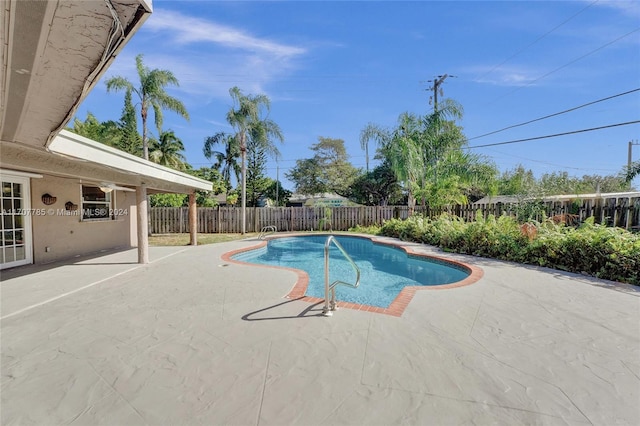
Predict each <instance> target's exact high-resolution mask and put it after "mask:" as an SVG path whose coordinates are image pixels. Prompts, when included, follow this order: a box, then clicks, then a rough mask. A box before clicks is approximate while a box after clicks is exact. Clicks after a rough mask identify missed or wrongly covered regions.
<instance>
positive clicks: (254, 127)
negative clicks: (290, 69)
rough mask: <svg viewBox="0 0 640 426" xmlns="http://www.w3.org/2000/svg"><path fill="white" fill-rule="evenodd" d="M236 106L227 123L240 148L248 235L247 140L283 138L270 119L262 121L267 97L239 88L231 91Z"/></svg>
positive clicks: (231, 110)
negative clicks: (233, 130)
mask: <svg viewBox="0 0 640 426" xmlns="http://www.w3.org/2000/svg"><path fill="white" fill-rule="evenodd" d="M229 94H230V95H231V98H232V99H233V101H234V106H233V107H231V109H230V110H229V112H228V113H227V122H228V123H229V124H230V125H231V126H232V127H233V128H234V129H235V130H236V134H235V137H236V139H237V140H238V146H239V148H240V158H241V167H240V174H241V180H242V192H241V197H242V233H243V234H245V233H246V222H247V139H248V138H250V137H260V138H262V139H263V140H264V142H265V143H269V140H270V138H271V137H277V138H280V139H281V138H282V134H281V133H280V129H279V128H278V127H277V126H276V125H275V123H274V122H272V121H271V120H269V119H266V118H265V119H262V118H261V113H262V111H263V110H264V111H266V112H267V113H268V112H269V110H270V108H271V102H270V101H269V98H268V97H267V96H265V95H244V94H243V93H242V91H241V90H240V89H239V88H238V87H237V86H235V87H232V88H231V89H229ZM252 132H253V133H252Z"/></svg>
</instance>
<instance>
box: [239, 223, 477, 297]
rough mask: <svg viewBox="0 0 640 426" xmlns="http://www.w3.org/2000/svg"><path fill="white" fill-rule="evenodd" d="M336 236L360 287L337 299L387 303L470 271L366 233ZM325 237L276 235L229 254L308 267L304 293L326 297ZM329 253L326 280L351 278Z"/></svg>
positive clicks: (342, 289)
mask: <svg viewBox="0 0 640 426" xmlns="http://www.w3.org/2000/svg"><path fill="white" fill-rule="evenodd" d="M336 239H337V240H338V242H339V243H340V245H342V247H343V248H344V249H345V251H346V252H347V253H349V255H350V256H351V257H352V258H353V260H354V261H355V263H356V264H357V265H358V267H359V268H360V286H359V287H358V288H355V289H354V288H350V287H346V286H337V287H336V297H337V299H338V301H347V302H352V303H360V304H363V305H370V306H377V307H380V308H386V307H388V306H389V305H390V304H391V302H393V300H394V299H395V298H396V296H397V295H398V293H400V291H401V290H402V289H403V288H404V287H405V286H434V285H441V284H450V283H454V282H457V281H461V280H463V279H465V278H466V277H467V276H469V272H467V271H466V270H463V269H459V268H456V267H454V266H452V265H449V264H445V263H444V262H438V261H437V260H435V259H434V260H429V259H428V258H419V257H413V256H407V254H406V253H405V252H404V251H402V250H400V249H397V248H394V247H388V246H384V245H379V244H374V243H373V242H372V241H371V240H369V239H367V238H358V237H349V236H337V237H336ZM326 241H327V236H326V235H312V236H300V237H288V238H276V239H273V240H270V241H269V243H268V244H267V246H266V247H262V248H260V249H256V250H251V251H247V252H243V253H239V254H236V255H234V256H233V259H234V260H238V261H242V262H247V263H255V264H260V265H272V266H282V267H287V268H295V269H301V270H303V271H306V272H307V273H308V274H309V286H308V288H307V293H306V295H307V296H312V297H319V298H324V244H325V242H326ZM329 255H330V260H329V264H330V268H329V270H330V281H329V282H330V283H332V282H334V281H335V280H340V281H346V282H351V283H353V282H355V279H356V274H355V272H354V271H353V269H352V268H351V265H350V264H349V262H348V261H347V260H345V258H344V257H343V256H342V254H341V253H340V252H339V250H338V249H337V248H336V247H335V246H333V245H332V246H331V250H330V252H329Z"/></svg>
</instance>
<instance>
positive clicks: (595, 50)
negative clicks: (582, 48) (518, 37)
mask: <svg viewBox="0 0 640 426" xmlns="http://www.w3.org/2000/svg"><path fill="white" fill-rule="evenodd" d="M637 31H640V27H638V28H636V29H634V30H631V31H629V32H628V33H626V34H623V35H621V36H620V37H618V38H616V39H615V40H612V41H610V42H608V43H605V44H603V45H602V46H600V47H598V48H597V49H594V50H592V51H590V52H587V53H585V54H584V55H582V56H579V57H577V58H575V59H573V60H571V61H569V62H567V63H566V64H564V65H562V66H560V67H558V68H556V69H554V70H552V71H549V72H548V73H546V74H544V75H542V76H540V77H538V78H536V79H535V80H531V81H530V82H528V83H527V84H524V85H522V86H520V87H516V88H515V89H513V90H512V91H510V92H507V93H505V94H504V95H502V96H498V97H497V98H495V99H494V100H492V101H490V102H489V103H493V102H495V101H497V100H499V99H502V98H504V97H505V96H508V95H510V94H512V93H514V92H517V91H518V90H520V89H522V88H523V87H527V86H531V85H532V84H533V83H535V82H537V81H540V80H542V79H543V78H545V77H548V76H550V75H551V74H553V73H555V72H557V71H560V70H561V69H563V68H566V67H568V66H569V65H572V64H574V63H576V62H578V61H580V60H582V59H584V58H586V57H587V56H590V55H593V54H594V53H596V52H599V51H600V50H602V49H604V48H605V47H608V46H610V45H612V44H613V43H616V42H618V41H620V40H622V39H623V38H625V37H628V36H630V35H631V34H633V33H635V32H637Z"/></svg>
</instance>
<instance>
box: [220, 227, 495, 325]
mask: <svg viewBox="0 0 640 426" xmlns="http://www.w3.org/2000/svg"><path fill="white" fill-rule="evenodd" d="M308 235H310V234H304V233H299V234H296V233H293V234H286V235H277V236H271V237H269V240H271V239H277V238H289V237H300V236H308ZM314 235H327V236H328V235H342V236H347V237H355V238H365V239H369V240H371V241H372V242H373V243H374V244H380V245H386V246H389V247H395V248H399V249H402V250H403V251H404V252H405V253H406V254H407V256H414V257H421V258H426V259H430V260H436V261H438V262H442V263H446V264H449V265H452V266H453V267H457V268H462V269H464V270H466V271H467V272H469V276H467V277H466V278H465V279H463V280H461V281H457V282H455V283H451V284H441V285H434V286H406V287H404V288H403V289H402V290H401V291H400V293H398V295H397V296H396V298H395V299H394V300H393V302H391V304H390V305H389V307H387V308H380V307H377V306H370V305H361V304H358V303H350V302H341V301H338V307H340V308H347V309H353V310H356V311H366V312H375V313H377V314H385V315H391V316H394V317H400V316H402V313H403V312H404V310H405V309H406V308H407V306H409V303H410V302H411V300H412V299H413V296H414V295H415V294H416V291H418V290H448V289H452V288H458V287H464V286H468V285H471V284H473V283H475V282H477V281H478V280H480V278H482V277H483V275H484V271H483V270H482V268H479V267H477V266H473V265H470V264H468V263H464V262H460V261H457V260H453V259H447V258H444V257H440V256H434V255H431V254H424V253H419V252H417V251H416V250H414V249H413V248H412V247H409V246H406V245H404V244H403V241H400V240H398V241H389V240H380V239H379V238H376V237H375V236H365V235H354V234H314ZM267 243H268V240H266V241H260V242H259V243H258V244H256V245H255V246H250V247H244V248H241V249H237V250H232V251H229V252H227V253H225V254H223V255H222V260H223V261H225V262H229V263H234V264H238V265H247V266H254V267H258V268H275V269H285V270H288V271H292V272H294V273H296V274H297V276H298V279H297V281H296V283H295V284H294V286H293V288H292V289H291V291H290V292H289V293H288V294H287V295H286V296H285V298H287V299H297V300H302V301H304V302H308V303H322V302H324V299H322V298H319V297H310V296H305V293H306V292H307V286H308V285H309V275H308V274H307V273H306V272H305V271H302V270H300V269H294V268H286V267H282V266H271V265H259V264H255V263H249V262H241V261H238V260H234V259H232V257H233V256H235V255H236V254H238V253H243V252H247V251H251V250H256V249H259V248H262V247H264V246H266V245H267Z"/></svg>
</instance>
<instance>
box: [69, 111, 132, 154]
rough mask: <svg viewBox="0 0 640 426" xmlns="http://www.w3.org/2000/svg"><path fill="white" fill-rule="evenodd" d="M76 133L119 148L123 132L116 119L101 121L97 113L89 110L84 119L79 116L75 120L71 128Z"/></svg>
mask: <svg viewBox="0 0 640 426" xmlns="http://www.w3.org/2000/svg"><path fill="white" fill-rule="evenodd" d="M70 130H71V131H73V132H74V133H76V134H78V135H80V136H84V137H85V138H89V139H91V140H94V141H97V142H101V143H103V144H105V145H109V146H112V147H114V148H119V142H120V139H121V137H122V132H121V129H120V127H119V126H118V123H116V122H115V121H103V122H100V121H98V119H97V118H96V116H95V115H93V114H92V113H90V112H88V113H87V117H86V118H85V120H84V121H81V120H80V119H78V118H75V119H74V120H73V128H71V129H70Z"/></svg>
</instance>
